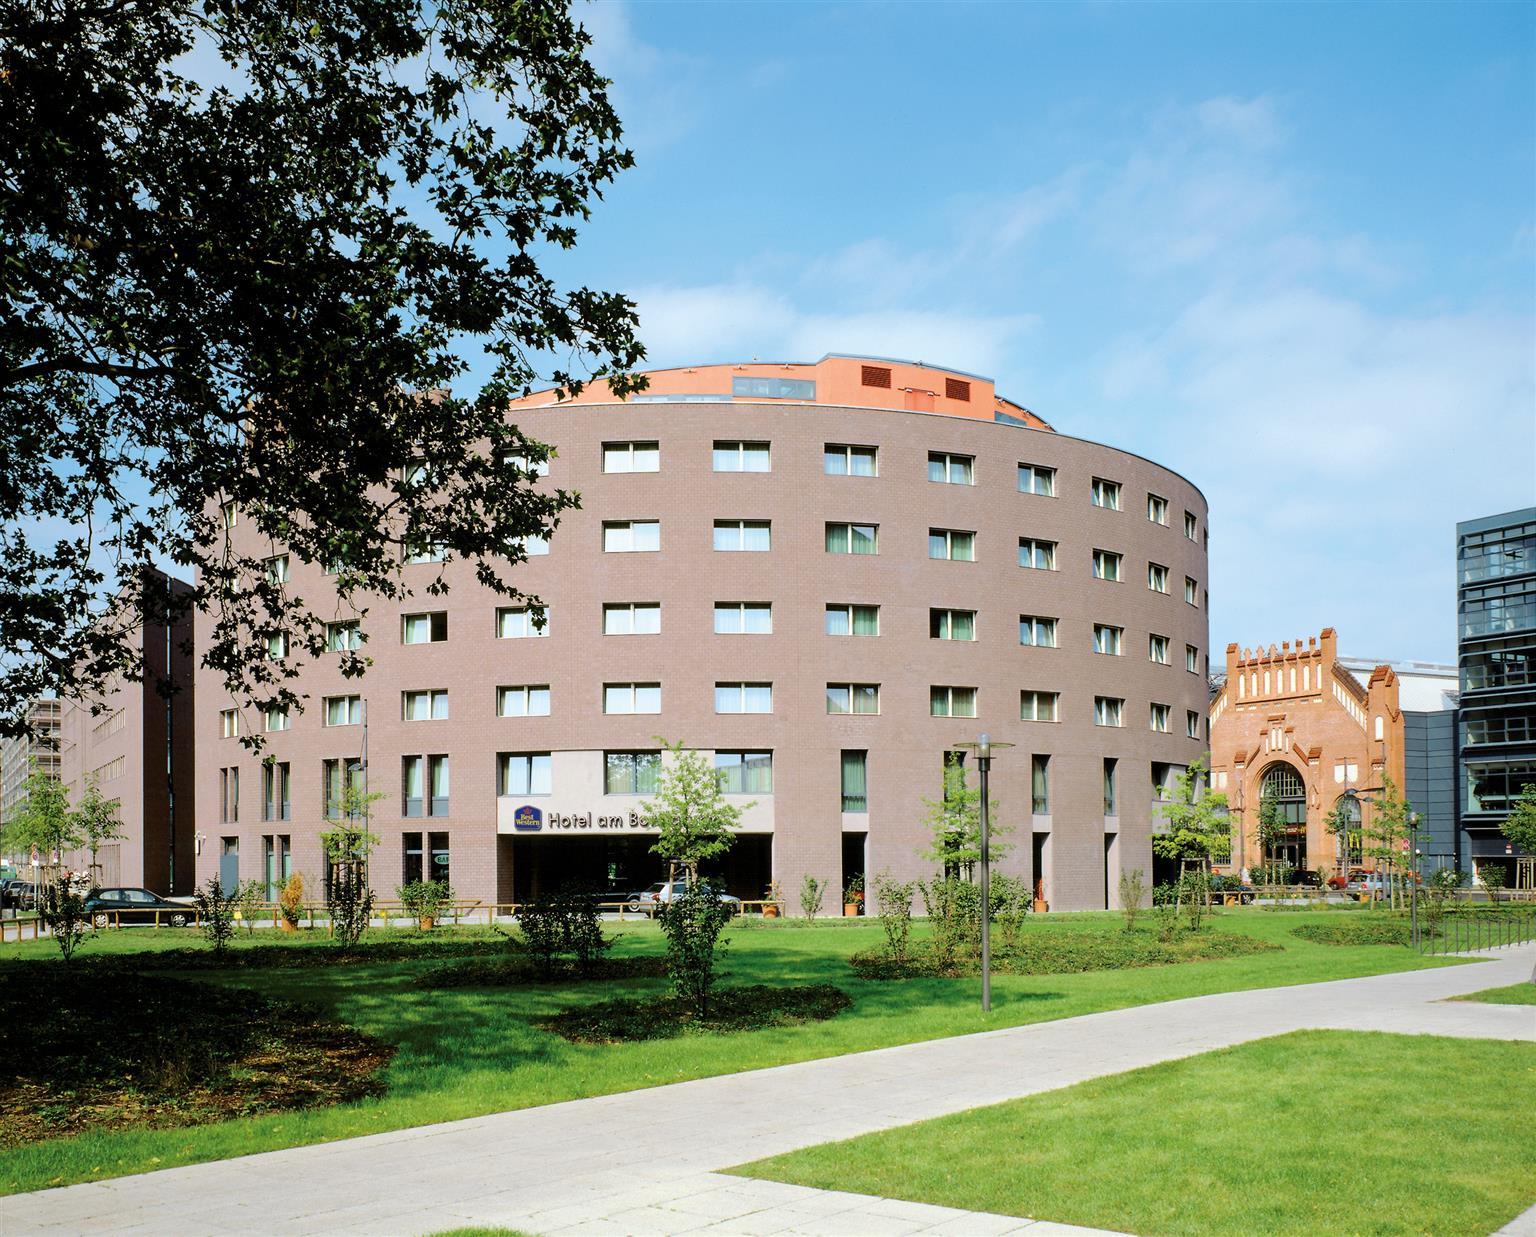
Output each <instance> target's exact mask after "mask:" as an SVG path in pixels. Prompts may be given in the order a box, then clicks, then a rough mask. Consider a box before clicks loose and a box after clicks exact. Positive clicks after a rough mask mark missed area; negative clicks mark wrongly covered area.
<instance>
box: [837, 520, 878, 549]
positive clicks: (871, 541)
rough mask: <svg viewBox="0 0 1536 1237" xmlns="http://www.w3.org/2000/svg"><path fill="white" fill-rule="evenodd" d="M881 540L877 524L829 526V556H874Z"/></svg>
mask: <svg viewBox="0 0 1536 1237" xmlns="http://www.w3.org/2000/svg"><path fill="white" fill-rule="evenodd" d="M878 540H879V527H878V525H875V524H828V525H827V553H828V554H874V553H875V552H876V548H877V544H878Z"/></svg>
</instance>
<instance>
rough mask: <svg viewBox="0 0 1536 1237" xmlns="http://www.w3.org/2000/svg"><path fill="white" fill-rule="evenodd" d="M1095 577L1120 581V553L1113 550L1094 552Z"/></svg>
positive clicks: (1096, 578)
mask: <svg viewBox="0 0 1536 1237" xmlns="http://www.w3.org/2000/svg"><path fill="white" fill-rule="evenodd" d="M1093 578H1094V579H1095V580H1111V581H1118V580H1119V579H1120V555H1118V554H1116V553H1114V551H1112V550H1095V551H1094V552H1093Z"/></svg>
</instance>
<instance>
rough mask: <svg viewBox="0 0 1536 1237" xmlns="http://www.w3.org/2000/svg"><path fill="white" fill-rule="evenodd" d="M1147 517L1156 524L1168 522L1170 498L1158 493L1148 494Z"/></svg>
mask: <svg viewBox="0 0 1536 1237" xmlns="http://www.w3.org/2000/svg"><path fill="white" fill-rule="evenodd" d="M1147 519H1149V520H1151V521H1152V523H1154V524H1167V523H1168V500H1167V499H1166V498H1161V497H1159V496H1158V495H1156V494H1148V495H1147Z"/></svg>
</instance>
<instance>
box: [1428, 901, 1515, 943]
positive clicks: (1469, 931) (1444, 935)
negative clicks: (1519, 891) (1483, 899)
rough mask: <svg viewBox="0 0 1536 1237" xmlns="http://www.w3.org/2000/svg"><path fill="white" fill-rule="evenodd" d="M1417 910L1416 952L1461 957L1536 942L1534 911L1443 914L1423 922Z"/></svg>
mask: <svg viewBox="0 0 1536 1237" xmlns="http://www.w3.org/2000/svg"><path fill="white" fill-rule="evenodd" d="M1425 919H1426V916H1425V914H1424V910H1423V906H1422V904H1420V908H1419V939H1418V942H1417V946H1418V951H1419V952H1420V953H1421V954H1462V953H1472V952H1474V951H1476V950H1480V949H1498V948H1501V947H1503V946H1506V945H1522V944H1524V943H1526V942H1527V941H1536V909H1531V910H1527V909H1525V908H1524V907H1521V908H1519V909H1513V908H1500V909H1498V910H1490V911H1488V912H1487V913H1482V914H1471V915H1468V914H1455V913H1453V914H1447V915H1442V916H1440V917H1439V918H1438V919H1435V920H1433V921H1432V922H1425Z"/></svg>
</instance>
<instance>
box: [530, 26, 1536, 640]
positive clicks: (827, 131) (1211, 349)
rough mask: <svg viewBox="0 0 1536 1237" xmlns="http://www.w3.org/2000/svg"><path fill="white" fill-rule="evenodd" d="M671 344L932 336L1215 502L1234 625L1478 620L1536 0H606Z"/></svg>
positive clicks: (824, 345) (1511, 450)
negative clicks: (1468, 581)
mask: <svg viewBox="0 0 1536 1237" xmlns="http://www.w3.org/2000/svg"><path fill="white" fill-rule="evenodd" d="M577 12H578V16H579V19H580V20H581V22H582V23H583V25H584V26H585V27H586V28H587V29H588V30H589V31H590V32H591V33H592V35H593V39H594V47H593V57H594V59H595V60H596V62H597V63H598V65H599V67H600V68H601V69H602V70H603V71H604V72H605V73H606V74H607V75H608V76H609V77H611V78H612V79H613V83H614V84H613V87H612V94H613V97H614V100H615V102H616V104H617V107H618V109H619V113H620V115H621V117H622V118H623V120H624V123H625V129H626V140H627V141H628V142H629V144H630V145H631V146H632V148H633V149H634V151H635V155H636V167H635V168H634V169H633V170H631V171H629V172H627V173H625V174H624V175H623V176H622V177H621V178H620V180H619V181H618V182H617V183H616V184H615V185H614V186H612V187H611V189H610V190H609V192H608V193H607V195H606V197H605V199H604V200H603V201H602V202H600V203H598V204H596V207H595V210H594V215H593V219H592V221H591V223H590V224H589V225H588V226H587V228H586V229H585V230H584V232H583V235H582V238H581V242H580V245H579V247H578V248H577V250H576V251H574V252H573V253H572V254H570V255H566V256H564V257H563V258H562V260H561V261H560V262H559V263H558V265H557V266H556V268H555V269H556V272H557V273H558V275H559V276H560V277H561V278H562V279H564V280H566V281H571V282H580V283H584V284H589V285H591V286H595V287H601V288H605V289H612V290H618V291H622V292H625V293H626V294H628V295H629V296H631V297H633V298H634V299H635V300H636V302H637V303H638V305H639V308H640V315H641V318H640V335H641V339H642V340H643V342H644V343H645V344H646V347H647V350H648V361H647V364H650V365H655V366H667V365H677V364H684V363H702V362H711V361H734V360H741V359H750V358H753V357H758V358H762V359H765V360H807V361H808V360H815V359H816V358H818V357H820V356H822V355H823V354H825V353H828V352H852V353H870V354H877V355H882V356H895V357H903V358H908V359H913V360H925V361H929V362H932V363H935V364H938V365H942V366H947V367H953V368H957V369H964V370H969V371H972V372H975V373H979V374H983V375H986V376H988V377H992V378H995V379H996V381H997V386H998V390H999V392H1000V393H1001V394H1003V395H1005V396H1006V397H1008V398H1010V399H1013V400H1016V401H1017V402H1019V403H1022V404H1024V405H1025V406H1026V407H1029V408H1031V409H1033V410H1034V411H1036V412H1038V413H1039V414H1040V415H1041V416H1043V417H1044V418H1045V419H1046V420H1047V421H1049V422H1050V423H1051V424H1053V425H1054V426H1056V428H1057V429H1058V430H1060V431H1061V432H1063V433H1067V434H1072V435H1074V436H1077V437H1082V438H1088V439H1093V440H1095V441H1099V442H1105V443H1109V444H1111V445H1114V446H1117V447H1122V448H1125V449H1127V450H1131V451H1135V452H1137V453H1139V454H1142V455H1146V456H1148V457H1150V458H1152V459H1154V460H1156V461H1158V462H1159V463H1162V464H1165V465H1167V466H1168V467H1171V468H1173V469H1175V470H1177V471H1178V472H1180V473H1182V474H1184V475H1185V476H1187V477H1188V478H1189V479H1190V480H1192V481H1193V482H1194V483H1195V484H1197V485H1198V486H1199V487H1200V488H1201V489H1202V490H1203V491H1204V493H1205V495H1206V497H1207V498H1208V500H1209V502H1210V526H1211V543H1210V549H1211V580H1210V594H1211V603H1210V604H1211V643H1212V647H1213V649H1215V650H1216V651H1217V656H1216V657H1215V658H1213V661H1215V662H1216V663H1217V664H1219V661H1220V650H1222V649H1223V648H1225V646H1226V644H1227V643H1228V642H1229V641H1236V642H1237V643H1239V644H1241V645H1257V644H1260V643H1262V644H1269V643H1271V642H1273V643H1277V644H1278V643H1279V642H1280V641H1281V640H1285V639H1295V638H1297V637H1298V636H1299V637H1306V636H1308V635H1315V634H1316V633H1317V632H1318V631H1320V630H1321V629H1322V628H1323V627H1325V626H1332V627H1335V628H1336V629H1337V630H1338V631H1339V633H1340V644H1341V647H1342V649H1343V651H1344V652H1345V653H1347V654H1348V655H1350V656H1361V657H1378V658H1383V659H1387V658H1392V659H1417V660H1425V661H1443V662H1454V660H1455V650H1456V645H1455V639H1456V637H1455V573H1454V551H1455V541H1454V538H1455V523H1456V521H1457V520H1464V519H1470V518H1474V517H1477V516H1482V515H1487V514H1491V513H1493V512H1499V511H1507V510H1510V509H1513V508H1517V507H1524V506H1530V505H1533V504H1536V63H1533V61H1536V6H1533V5H1530V4H1497V3H1476V4H1453V5H1437V4H1424V3H1420V4H1362V5H1330V4H1304V5H1294V6H1291V5H1262V4H1246V3H1245V4H1225V5H1223V4H1202V5H1156V4H1135V5H1130V4H1085V5H1068V4H1038V5H1037V4H979V5H964V4H943V5H939V4H875V3H866V4H828V5H822V4H809V3H802V4H751V3H740V2H736V3H730V4H723V3H722V4H702V3H693V4H672V3H624V2H620V0H599V2H598V3H583V4H580V5H579V6H578V10H577Z"/></svg>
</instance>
